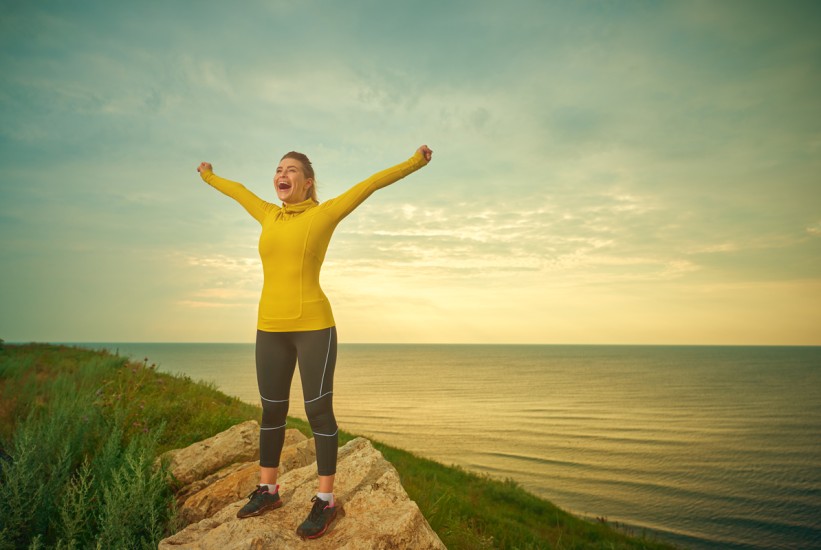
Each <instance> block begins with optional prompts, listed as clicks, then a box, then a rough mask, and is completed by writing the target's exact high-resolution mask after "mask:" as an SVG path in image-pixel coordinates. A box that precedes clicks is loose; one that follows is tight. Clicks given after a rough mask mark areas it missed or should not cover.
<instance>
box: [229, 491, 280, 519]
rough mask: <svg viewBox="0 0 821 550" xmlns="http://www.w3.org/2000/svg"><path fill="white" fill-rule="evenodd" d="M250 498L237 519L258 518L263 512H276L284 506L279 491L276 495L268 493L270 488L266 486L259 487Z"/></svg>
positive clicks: (238, 513)
mask: <svg viewBox="0 0 821 550" xmlns="http://www.w3.org/2000/svg"><path fill="white" fill-rule="evenodd" d="M248 498H249V499H250V500H249V501H248V503H247V504H246V505H245V506H243V507H242V508H241V509H240V511H239V512H237V517H238V518H240V519H241V518H250V517H251V516H258V515H260V514H262V513H263V512H267V511H268V510H275V509H276V508H279V507H280V506H282V501H281V500H280V499H279V491H277V492H276V493H271V492H268V487H267V486H265V485H257V488H256V489H255V490H254V492H252V493H251V494H250V495H248Z"/></svg>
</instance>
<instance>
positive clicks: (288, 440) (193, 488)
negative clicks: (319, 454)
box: [177, 429, 316, 521]
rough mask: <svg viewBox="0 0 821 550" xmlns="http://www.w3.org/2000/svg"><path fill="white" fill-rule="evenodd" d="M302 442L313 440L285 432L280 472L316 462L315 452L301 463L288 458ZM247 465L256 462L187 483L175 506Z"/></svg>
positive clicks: (300, 434) (224, 469)
mask: <svg viewBox="0 0 821 550" xmlns="http://www.w3.org/2000/svg"><path fill="white" fill-rule="evenodd" d="M302 441H313V440H309V439H308V438H307V437H305V435H304V434H303V433H302V432H300V431H299V430H295V429H289V430H285V443H284V444H283V449H282V456H281V457H280V471H281V472H284V470H283V469H282V468H283V467H286V468H289V469H291V470H293V469H294V468H295V467H302V466H305V465H306V464H310V463H311V462H313V461H314V460H316V452H315V451H313V454H312V455H311V456H310V457H307V456H306V457H300V459H301V460H302V462H297V461H295V459H292V458H290V457H291V455H292V454H293V453H296V452H297V451H296V450H291V447H292V446H294V445H296V444H298V443H300V442H302ZM311 445H312V444H311ZM311 448H313V447H311ZM289 459H290V460H291V461H294V464H291V463H290V462H289ZM297 463H298V464H299V465H298V466H295V464H297ZM248 464H257V465H258V462H257V461H253V462H240V463H236V464H231V465H230V466H226V467H225V468H223V469H221V470H219V471H217V472H216V473H213V474H211V475H209V476H207V477H205V478H203V479H198V480H196V481H194V482H192V483H189V484H188V485H186V486H185V487H183V488H182V489H180V490H179V491H177V504H179V505H182V504H183V503H184V502H185V501H186V500H188V499H189V498H190V497H192V496H193V495H195V494H196V493H199V492H200V491H202V490H203V489H205V488H206V487H208V486H210V485H213V484H214V483H216V482H218V481H219V480H221V479H223V478H225V477H228V476H230V475H232V474H234V473H235V472H237V470H240V469H242V468H246V467H247V466H248ZM253 488H254V487H251V489H253ZM251 489H249V490H248V491H249V492H250V491H251ZM200 519H202V518H200ZM198 521H199V520H198Z"/></svg>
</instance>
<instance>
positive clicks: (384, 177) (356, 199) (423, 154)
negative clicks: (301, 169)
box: [323, 145, 433, 220]
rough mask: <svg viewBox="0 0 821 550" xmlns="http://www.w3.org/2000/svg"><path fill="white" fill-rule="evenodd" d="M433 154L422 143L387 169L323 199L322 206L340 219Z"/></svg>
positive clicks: (426, 162) (416, 167)
mask: <svg viewBox="0 0 821 550" xmlns="http://www.w3.org/2000/svg"><path fill="white" fill-rule="evenodd" d="M432 156H433V151H431V150H430V148H429V147H428V146H427V145H422V146H421V147H419V149H417V150H416V153H414V155H413V156H412V157H411V158H409V159H408V160H406V161H405V162H402V163H400V164H397V165H396V166H392V167H390V168H388V169H387V170H382V171H381V172H377V173H376V174H374V175H372V176H371V177H369V178H368V179H366V180H364V181H361V182H359V183H357V184H356V185H354V186H353V187H351V188H350V189H348V190H347V191H345V192H344V193H342V194H341V195H339V196H338V197H336V198H334V199H330V200H328V201H325V203H324V204H323V206H324V207H325V209H326V210H327V211H328V212H329V213H332V214H333V215H334V216H335V217H336V218H337V220H341V219H342V218H344V217H345V216H347V215H348V214H350V213H351V212H353V210H354V209H355V208H356V207H357V206H359V205H360V204H362V203H363V202H364V201H365V199H367V198H368V197H370V196H371V195H372V194H373V192H374V191H376V190H377V189H382V188H383V187H387V186H388V185H390V184H392V183H394V182H396V181H399V180H400V179H402V178H404V177H405V176H408V175H410V174H412V173H414V172H416V171H417V170H419V169H420V168H422V167H423V166H427V164H428V162H430V159H431V158H432Z"/></svg>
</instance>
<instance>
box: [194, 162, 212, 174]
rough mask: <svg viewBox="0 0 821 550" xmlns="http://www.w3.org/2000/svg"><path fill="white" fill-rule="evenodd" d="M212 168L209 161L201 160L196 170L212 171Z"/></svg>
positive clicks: (201, 171)
mask: <svg viewBox="0 0 821 550" xmlns="http://www.w3.org/2000/svg"><path fill="white" fill-rule="evenodd" d="M213 171H214V169H213V168H212V167H211V163H210V162H201V163H200V165H199V166H197V172H199V173H203V172H213Z"/></svg>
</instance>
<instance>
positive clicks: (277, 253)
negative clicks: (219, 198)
mask: <svg viewBox="0 0 821 550" xmlns="http://www.w3.org/2000/svg"><path fill="white" fill-rule="evenodd" d="M426 164H427V161H426V160H425V158H424V157H423V156H422V155H421V154H420V153H416V154H415V155H414V156H413V157H411V158H410V159H408V160H407V161H405V162H403V163H401V164H397V165H396V166H394V167H392V168H388V169H387V170H383V171H382V172H379V173H377V174H374V175H373V176H371V177H369V178H368V179H366V180H365V181H362V182H360V183H358V184H356V185H354V186H353V187H352V188H350V189H349V190H347V191H346V192H344V193H342V194H341V195H339V196H338V197H336V198H335V199H330V200H327V201H325V202H323V203H321V204H317V203H316V202H315V201H314V200H312V199H308V200H306V201H303V202H300V203H297V204H283V205H282V207H279V206H277V205H275V204H273V203H270V202H266V201H264V200H262V199H261V198H259V197H258V196H256V195H255V194H254V193H252V192H251V191H249V190H248V189H247V188H246V187H245V186H244V185H242V184H241V183H237V182H235V181H230V180H227V179H224V178H221V177H219V176H217V175H216V174H214V173H213V172H210V171H204V172H202V173H201V174H200V175H201V177H202V179H203V180H204V181H205V182H206V183H208V184H209V185H211V186H212V187H214V188H215V189H217V190H219V191H220V192H222V193H224V194H226V195H228V196H229V197H231V198H233V199H234V200H236V201H237V202H238V203H240V204H241V205H242V206H243V207H244V208H245V210H247V211H248V213H249V214H251V216H253V217H254V219H255V220H257V221H258V222H259V223H260V224H261V225H262V232H261V234H260V237H259V256H260V258H261V259H262V270H263V274H264V282H263V286H262V296H261V298H260V300H259V311H258V315H257V328H258V329H259V330H262V331H266V332H292V331H304V330H320V329H323V328H328V327H331V326H334V316H333V312H332V311H331V304H330V303H329V302H328V298H327V297H326V296H325V293H324V292H322V289H321V288H320V287H319V271H320V269H321V268H322V262H323V261H324V260H325V252H326V251H327V250H328V244H329V243H330V241H331V235H332V234H333V232H334V229H335V228H336V226H337V224H338V223H339V222H340V221H341V220H342V219H343V218H344V217H345V216H347V215H348V214H350V213H351V212H352V211H353V210H354V208H356V207H357V206H359V205H360V204H362V202H363V201H364V200H365V199H367V198H368V197H369V196H370V195H371V194H372V193H373V192H374V191H376V190H377V189H381V188H382V187H386V186H388V185H390V184H391V183H393V182H395V181H398V180H400V179H402V178H404V177H405V176H407V175H409V174H411V173H413V172H415V171H416V170H418V169H420V168H422V167H423V166H425V165H426Z"/></svg>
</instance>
